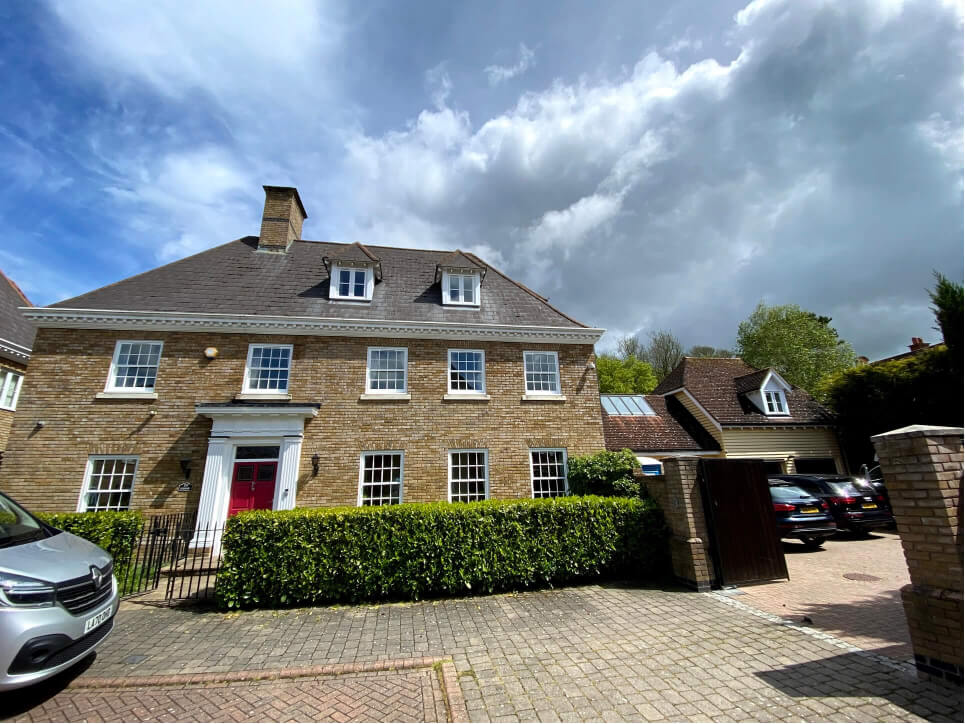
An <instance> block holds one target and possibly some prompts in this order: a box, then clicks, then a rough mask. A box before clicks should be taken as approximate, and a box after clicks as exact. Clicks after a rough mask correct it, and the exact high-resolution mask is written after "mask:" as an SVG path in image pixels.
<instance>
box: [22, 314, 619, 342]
mask: <svg viewBox="0 0 965 724" xmlns="http://www.w3.org/2000/svg"><path fill="white" fill-rule="evenodd" d="M21 311H22V312H23V314H24V316H26V317H27V318H28V319H30V321H31V322H33V323H34V324H35V325H36V326H38V327H52V328H73V329H78V328H79V329H115V330H147V331H170V332H178V331H191V332H225V333H231V334H246V333H249V334H251V333H253V334H291V335H310V336H323V337H326V336H327V337H391V338H407V339H454V340H466V339H480V340H489V341H493V342H534V343H555V344H595V343H596V342H597V341H599V339H600V337H602V336H603V333H604V332H605V331H606V330H605V329H601V328H596V327H549V326H538V325H508V324H466V323H463V322H415V321H389V320H371V319H338V318H334V317H289V316H273V315H261V314H244V315H225V314H212V313H208V312H156V311H151V312H145V311H137V310H112V309H67V308H63V307H21Z"/></svg>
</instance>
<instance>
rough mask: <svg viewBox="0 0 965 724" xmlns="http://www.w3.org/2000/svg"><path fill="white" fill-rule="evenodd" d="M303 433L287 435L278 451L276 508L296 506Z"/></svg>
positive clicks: (286, 508)
mask: <svg viewBox="0 0 965 724" xmlns="http://www.w3.org/2000/svg"><path fill="white" fill-rule="evenodd" d="M302 437H303V436H302V435H286V436H285V437H283V438H282V439H281V450H279V451H278V482H277V483H276V484H275V500H274V503H273V506H272V507H273V508H274V509H275V510H291V509H292V508H294V507H295V494H296V493H297V488H298V463H299V460H301V456H302Z"/></svg>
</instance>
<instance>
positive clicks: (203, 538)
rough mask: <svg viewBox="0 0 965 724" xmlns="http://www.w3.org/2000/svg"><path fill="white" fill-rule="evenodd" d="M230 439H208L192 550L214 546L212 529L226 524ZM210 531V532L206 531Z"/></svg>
mask: <svg viewBox="0 0 965 724" xmlns="http://www.w3.org/2000/svg"><path fill="white" fill-rule="evenodd" d="M230 449H231V448H230V446H229V444H228V438H224V437H211V438H208V455H207V457H206V458H205V461H204V477H203V479H202V481H201V500H200V501H199V502H198V520H197V522H196V523H195V526H196V527H195V532H194V538H193V540H192V541H191V547H192V548H205V547H207V546H209V545H211V544H212V542H213V541H212V534H211V532H210V529H211V528H212V527H214V526H220V525H222V524H223V523H224V520H225V515H226V512H227V511H226V510H225V506H224V497H225V496H224V491H223V490H222V488H224V487H225V485H224V480H225V475H224V471H225V470H226V468H227V459H228V455H229V453H230ZM205 529H208V530H205Z"/></svg>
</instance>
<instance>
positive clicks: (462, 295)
mask: <svg viewBox="0 0 965 724" xmlns="http://www.w3.org/2000/svg"><path fill="white" fill-rule="evenodd" d="M442 303H443V304H459V305H463V306H471V307H478V306H479V273H478V272H463V271H455V270H454V271H444V272H443V273H442Z"/></svg>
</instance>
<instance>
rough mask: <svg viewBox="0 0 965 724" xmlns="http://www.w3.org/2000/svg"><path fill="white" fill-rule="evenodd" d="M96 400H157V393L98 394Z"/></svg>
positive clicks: (95, 396)
mask: <svg viewBox="0 0 965 724" xmlns="http://www.w3.org/2000/svg"><path fill="white" fill-rule="evenodd" d="M94 399H95V400H156V399H157V392H98V393H97V394H96V395H94Z"/></svg>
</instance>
